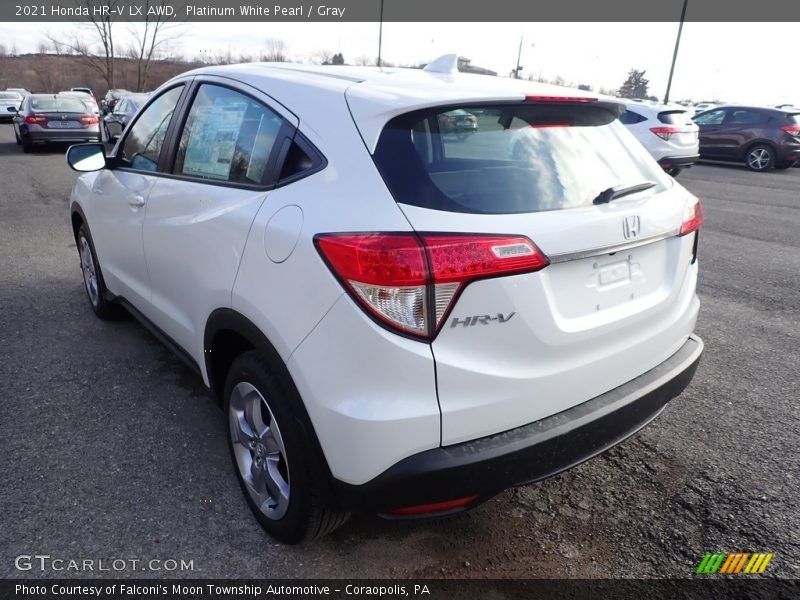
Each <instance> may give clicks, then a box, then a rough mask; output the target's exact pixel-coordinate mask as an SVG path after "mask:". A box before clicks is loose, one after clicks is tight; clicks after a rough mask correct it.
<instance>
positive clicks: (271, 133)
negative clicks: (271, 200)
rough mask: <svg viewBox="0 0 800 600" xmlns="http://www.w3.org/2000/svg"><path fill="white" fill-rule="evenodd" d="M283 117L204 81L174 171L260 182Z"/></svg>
mask: <svg viewBox="0 0 800 600" xmlns="http://www.w3.org/2000/svg"><path fill="white" fill-rule="evenodd" d="M283 123H284V121H283V119H282V118H281V117H280V116H278V115H277V114H276V113H274V112H273V111H271V110H270V109H269V108H267V107H266V106H264V105H263V104H261V103H260V102H257V101H256V100H253V99H252V98H250V97H248V96H245V95H243V94H240V93H239V92H237V91H234V90H231V89H229V88H225V87H221V86H217V85H211V84H203V85H201V86H200V88H199V90H198V91H197V95H196V96H195V99H194V102H193V104H192V108H191V110H190V111H189V116H188V118H187V119H186V125H185V127H184V129H183V133H182V135H181V141H180V145H179V147H178V155H177V157H176V161H175V171H174V172H175V173H176V174H180V175H189V176H191V177H200V178H202V179H213V180H216V181H228V182H233V183H244V184H251V185H252V184H260V183H261V182H262V181H263V179H264V174H265V172H266V168H267V163H268V162H269V157H270V154H271V153H272V150H273V148H274V146H275V140H276V139H277V137H278V132H279V131H280V129H281V126H282V125H283Z"/></svg>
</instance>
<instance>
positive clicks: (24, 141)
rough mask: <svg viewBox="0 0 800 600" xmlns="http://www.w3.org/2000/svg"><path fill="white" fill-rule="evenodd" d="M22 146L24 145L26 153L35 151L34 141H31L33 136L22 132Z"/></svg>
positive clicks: (23, 148) (23, 149)
mask: <svg viewBox="0 0 800 600" xmlns="http://www.w3.org/2000/svg"><path fill="white" fill-rule="evenodd" d="M20 146H22V151H23V152H24V153H25V154H30V153H31V152H33V142H32V141H31V138H29V137H28V136H27V135H25V134H22V136H21V139H20Z"/></svg>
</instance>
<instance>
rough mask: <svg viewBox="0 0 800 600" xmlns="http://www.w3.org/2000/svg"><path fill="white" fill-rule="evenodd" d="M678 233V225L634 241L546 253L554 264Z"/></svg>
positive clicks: (611, 251)
mask: <svg viewBox="0 0 800 600" xmlns="http://www.w3.org/2000/svg"><path fill="white" fill-rule="evenodd" d="M680 233H681V229H680V227H678V228H677V229H673V230H672V231H668V232H667V233H662V234H660V235H655V236H651V237H649V238H644V239H641V240H636V241H635V242H625V243H624V244H615V245H612V246H601V247H600V248H592V249H590V250H578V251H577V252H565V253H563V254H548V255H547V258H549V259H550V263H551V264H554V263H562V262H567V261H570V260H580V259H582V258H590V257H592V256H602V255H603V254H614V253H615V252H623V251H624V250H631V249H632V248H638V247H639V246H646V245H647V244H654V243H656V242H660V241H661V240H666V239H667V238H671V237H675V236H677V235H680Z"/></svg>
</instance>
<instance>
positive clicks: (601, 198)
mask: <svg viewBox="0 0 800 600" xmlns="http://www.w3.org/2000/svg"><path fill="white" fill-rule="evenodd" d="M655 186H656V183H655V181H643V182H642V183H637V184H635V185H628V186H617V187H610V188H608V189H607V190H603V191H602V192H600V193H599V194H597V197H596V198H595V199H594V200H592V204H608V203H609V202H611V201H612V200H616V199H617V198H622V197H623V196H630V195H631V194H635V193H636V192H643V191H645V190H649V189H650V188H651V187H655Z"/></svg>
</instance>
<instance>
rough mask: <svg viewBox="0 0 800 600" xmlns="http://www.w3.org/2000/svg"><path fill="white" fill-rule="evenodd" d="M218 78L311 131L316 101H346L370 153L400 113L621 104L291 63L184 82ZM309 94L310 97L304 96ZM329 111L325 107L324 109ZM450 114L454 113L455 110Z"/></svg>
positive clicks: (484, 80)
mask: <svg viewBox="0 0 800 600" xmlns="http://www.w3.org/2000/svg"><path fill="white" fill-rule="evenodd" d="M199 75H217V76H221V77H230V78H234V79H236V80H239V81H242V82H244V83H247V84H249V85H252V86H253V87H255V88H257V89H259V90H262V91H264V92H265V93H267V94H268V95H269V96H271V97H273V98H274V99H275V100H277V101H278V102H280V103H281V104H283V105H284V106H285V107H286V108H287V109H288V110H290V111H291V112H293V113H294V114H296V115H297V116H298V118H299V119H300V120H301V121H304V122H306V123H307V124H309V125H310V126H311V127H312V128H315V129H317V128H323V129H324V128H325V123H324V119H322V118H320V119H319V120H317V118H316V115H318V114H319V113H321V112H324V111H320V110H319V108H320V106H321V100H323V101H324V98H322V97H324V96H330V97H331V102H334V100H333V97H334V96H337V95H338V96H340V97H341V96H344V95H345V94H346V97H347V106H342V108H343V110H348V109H349V112H350V113H351V114H352V115H353V119H354V121H355V123H356V126H357V127H358V129H359V131H360V133H361V136H362V138H363V140H364V142H365V144H366V145H367V147H368V148H369V149H370V151H373V150H374V148H375V145H376V144H377V139H378V136H379V135H380V132H381V130H382V129H383V126H384V125H385V124H386V122H387V121H388V120H389V119H391V118H393V117H395V116H397V115H399V114H402V113H406V112H410V111H413V110H418V109H422V108H428V107H432V106H440V105H447V104H459V105H462V106H463V105H465V104H467V103H473V102H474V103H483V102H493V101H513V100H519V101H523V100H524V99H525V97H526V96H532V95H540V96H558V97H580V98H597V99H600V100H602V101H604V102H606V101H611V102H614V103H615V104H618V103H621V101H620V100H619V99H617V98H610V97H605V96H600V95H598V94H595V93H592V92H586V91H582V90H577V89H572V88H565V87H561V86H556V85H550V84H544V83H538V82H533V81H526V80H518V79H510V78H504V77H494V76H489V75H476V74H472V73H440V72H431V71H425V70H422V69H408V68H383V67H355V66H341V65H325V66H323V65H306V64H294V63H244V64H237V65H225V66H211V67H202V68H200V69H195V70H193V71H189V72H188V73H184V74H182V75H180V76H179V77H177V78H176V79H181V78H183V77H186V76H199ZM309 92H313V93H309ZM323 105H325V106H329V105H328V104H323ZM454 108H455V107H454Z"/></svg>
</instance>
